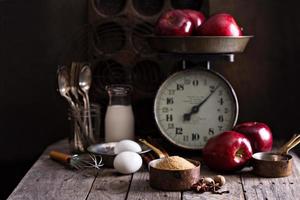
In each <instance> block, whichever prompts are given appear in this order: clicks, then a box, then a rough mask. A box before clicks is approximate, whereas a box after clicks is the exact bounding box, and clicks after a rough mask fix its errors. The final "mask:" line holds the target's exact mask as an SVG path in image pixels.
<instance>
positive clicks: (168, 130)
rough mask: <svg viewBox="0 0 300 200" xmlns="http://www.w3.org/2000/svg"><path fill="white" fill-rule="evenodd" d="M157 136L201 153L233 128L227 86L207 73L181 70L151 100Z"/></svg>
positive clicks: (233, 103) (232, 99) (233, 102)
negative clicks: (210, 139)
mask: <svg viewBox="0 0 300 200" xmlns="http://www.w3.org/2000/svg"><path fill="white" fill-rule="evenodd" d="M154 113H155V119H156V123H157V124H158V127H159V129H160V131H161V133H162V134H163V135H164V136H165V137H166V138H167V139H168V140H169V141H170V142H172V143H173V144H175V145H177V146H180V147H183V148H187V149H201V148H203V147H204V145H205V144H206V142H207V140H208V139H209V138H210V137H212V136H214V135H217V134H219V133H221V132H223V131H226V130H230V129H232V127H233V126H234V125H235V123H236V120H237V115H238V102H237V98H236V94H235V92H234V90H233V89H232V87H231V85H230V84H229V83H228V81H226V80H225V79H224V78H223V77H222V76H221V75H219V74H217V73H216V72H213V71H211V70H185V71H182V72H178V73H176V74H174V75H172V76H171V77H169V78H168V79H167V80H166V81H165V82H164V83H163V84H162V86H161V87H160V89H159V90H158V93H157V95H156V98H155V105H154Z"/></svg>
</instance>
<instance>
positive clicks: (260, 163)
mask: <svg viewBox="0 0 300 200" xmlns="http://www.w3.org/2000/svg"><path fill="white" fill-rule="evenodd" d="M299 143H300V134H295V135H294V136H293V137H292V139H290V140H289V141H288V142H287V143H286V144H284V145H283V146H282V147H281V148H280V149H279V151H278V152H259V153H255V154H253V155H252V166H253V172H254V173H255V174H256V175H259V176H262V177H274V178H275V177H285V176H289V175H291V174H292V164H293V161H292V160H293V157H292V156H291V155H290V154H288V152H289V151H290V150H291V149H292V148H294V147H295V146H297V145H298V144H299Z"/></svg>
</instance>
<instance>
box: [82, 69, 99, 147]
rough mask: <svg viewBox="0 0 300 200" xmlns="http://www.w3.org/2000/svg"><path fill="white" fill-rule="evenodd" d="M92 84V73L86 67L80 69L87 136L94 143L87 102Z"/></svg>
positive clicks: (88, 101)
mask: <svg viewBox="0 0 300 200" xmlns="http://www.w3.org/2000/svg"><path fill="white" fill-rule="evenodd" d="M91 83H92V71H91V69H90V67H89V66H88V65H85V66H83V67H82V69H81V70H80V73H79V87H80V89H81V90H82V91H83V92H84V96H85V100H86V103H85V105H84V107H85V110H86V111H87V117H88V130H89V131H88V134H89V135H88V136H89V139H90V140H91V141H92V142H95V138H94V136H93V128H92V119H91V108H90V100H89V89H90V87H91Z"/></svg>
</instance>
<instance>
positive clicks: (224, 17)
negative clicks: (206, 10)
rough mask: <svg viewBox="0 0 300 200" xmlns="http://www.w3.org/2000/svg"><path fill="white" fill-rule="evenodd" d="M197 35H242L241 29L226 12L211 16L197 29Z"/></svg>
mask: <svg viewBox="0 0 300 200" xmlns="http://www.w3.org/2000/svg"><path fill="white" fill-rule="evenodd" d="M197 34H198V35H205V36H242V35H243V33H242V29H241V28H240V27H239V25H238V24H237V23H236V21H235V19H234V18H233V17H232V16H231V15H230V14H227V13H220V14H215V15H213V16H211V17H210V18H209V19H208V20H206V22H205V23H204V24H203V25H202V26H200V27H199V28H198V29H197Z"/></svg>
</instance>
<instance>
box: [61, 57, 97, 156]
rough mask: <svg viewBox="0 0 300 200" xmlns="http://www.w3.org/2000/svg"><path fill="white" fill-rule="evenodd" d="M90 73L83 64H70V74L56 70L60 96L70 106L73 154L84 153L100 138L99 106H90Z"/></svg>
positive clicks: (87, 67)
mask: <svg viewBox="0 0 300 200" xmlns="http://www.w3.org/2000/svg"><path fill="white" fill-rule="evenodd" d="M91 82H92V72H91V69H90V67H89V66H88V65H87V64H85V63H74V62H73V63H72V65H71V70H70V73H69V72H68V70H67V69H66V67H61V68H59V70H58V87H59V92H60V94H61V95H62V96H63V97H64V98H65V99H67V101H68V102H69V104H70V109H69V120H71V134H70V137H69V141H70V147H71V150H72V151H73V152H84V151H86V149H87V147H88V146H89V145H91V144H95V143H97V142H99V138H100V106H99V105H96V104H92V105H90V101H89V94H88V92H89V89H90V86H91Z"/></svg>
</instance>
